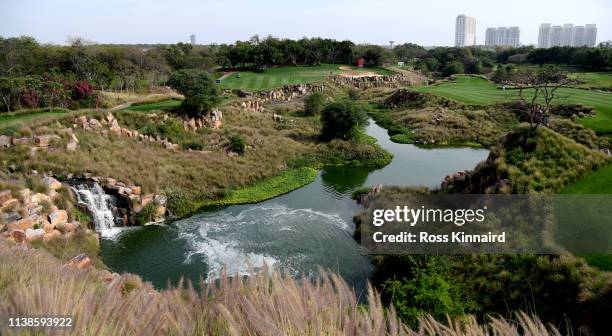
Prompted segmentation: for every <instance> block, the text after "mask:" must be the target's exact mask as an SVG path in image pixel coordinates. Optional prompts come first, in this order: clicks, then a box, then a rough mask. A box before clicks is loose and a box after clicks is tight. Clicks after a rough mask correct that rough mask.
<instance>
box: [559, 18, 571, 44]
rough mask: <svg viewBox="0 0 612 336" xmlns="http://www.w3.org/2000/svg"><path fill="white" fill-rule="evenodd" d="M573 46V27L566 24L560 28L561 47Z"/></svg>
mask: <svg viewBox="0 0 612 336" xmlns="http://www.w3.org/2000/svg"><path fill="white" fill-rule="evenodd" d="M573 44H574V25H573V24H571V23H566V24H564V25H563V27H562V28H561V45H562V46H571V45H573Z"/></svg>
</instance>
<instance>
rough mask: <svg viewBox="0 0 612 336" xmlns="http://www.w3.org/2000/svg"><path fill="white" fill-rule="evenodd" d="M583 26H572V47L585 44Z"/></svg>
mask: <svg viewBox="0 0 612 336" xmlns="http://www.w3.org/2000/svg"><path fill="white" fill-rule="evenodd" d="M584 32H585V30H584V26H576V27H574V39H573V40H572V46H574V47H582V46H584V45H586V43H585V40H584V37H585V36H584Z"/></svg>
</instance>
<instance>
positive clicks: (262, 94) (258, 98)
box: [223, 74, 418, 112]
mask: <svg viewBox="0 0 612 336" xmlns="http://www.w3.org/2000/svg"><path fill="white" fill-rule="evenodd" d="M331 80H332V82H333V83H334V84H335V85H337V86H353V87H357V88H362V89H366V88H372V87H399V86H401V85H414V84H416V83H417V82H418V81H417V80H415V79H414V78H413V77H410V76H407V75H404V74H395V75H390V76H362V77H346V76H334V77H331ZM325 90H326V86H325V84H324V83H307V84H292V85H285V86H283V87H280V88H278V89H272V90H265V91H258V92H248V91H244V90H224V91H223V95H230V94H232V93H234V94H236V95H238V97H240V98H246V99H245V100H243V101H241V102H238V103H236V104H234V106H235V107H240V108H242V109H243V110H247V111H252V112H263V111H264V105H265V104H266V103H269V102H290V101H292V100H296V99H301V98H303V97H304V96H305V95H308V94H310V93H313V92H323V91H325Z"/></svg>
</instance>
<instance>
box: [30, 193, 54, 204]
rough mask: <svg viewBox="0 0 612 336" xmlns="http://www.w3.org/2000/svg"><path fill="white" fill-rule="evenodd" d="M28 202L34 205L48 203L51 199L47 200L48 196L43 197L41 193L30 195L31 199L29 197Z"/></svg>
mask: <svg viewBox="0 0 612 336" xmlns="http://www.w3.org/2000/svg"><path fill="white" fill-rule="evenodd" d="M30 201H31V202H34V203H38V204H40V203H43V202H50V201H51V198H49V196H47V195H45V194H41V193H36V194H34V195H32V197H30Z"/></svg>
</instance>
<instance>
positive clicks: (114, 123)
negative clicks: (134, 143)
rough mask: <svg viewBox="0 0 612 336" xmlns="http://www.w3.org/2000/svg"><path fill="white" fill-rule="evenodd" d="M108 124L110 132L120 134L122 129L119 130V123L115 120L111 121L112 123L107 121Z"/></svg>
mask: <svg viewBox="0 0 612 336" xmlns="http://www.w3.org/2000/svg"><path fill="white" fill-rule="evenodd" d="M109 122H110V128H109V129H110V131H111V132H113V133H117V134H121V132H122V129H121V126H119V123H118V122H117V120H115V119H113V120H112V121H109Z"/></svg>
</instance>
